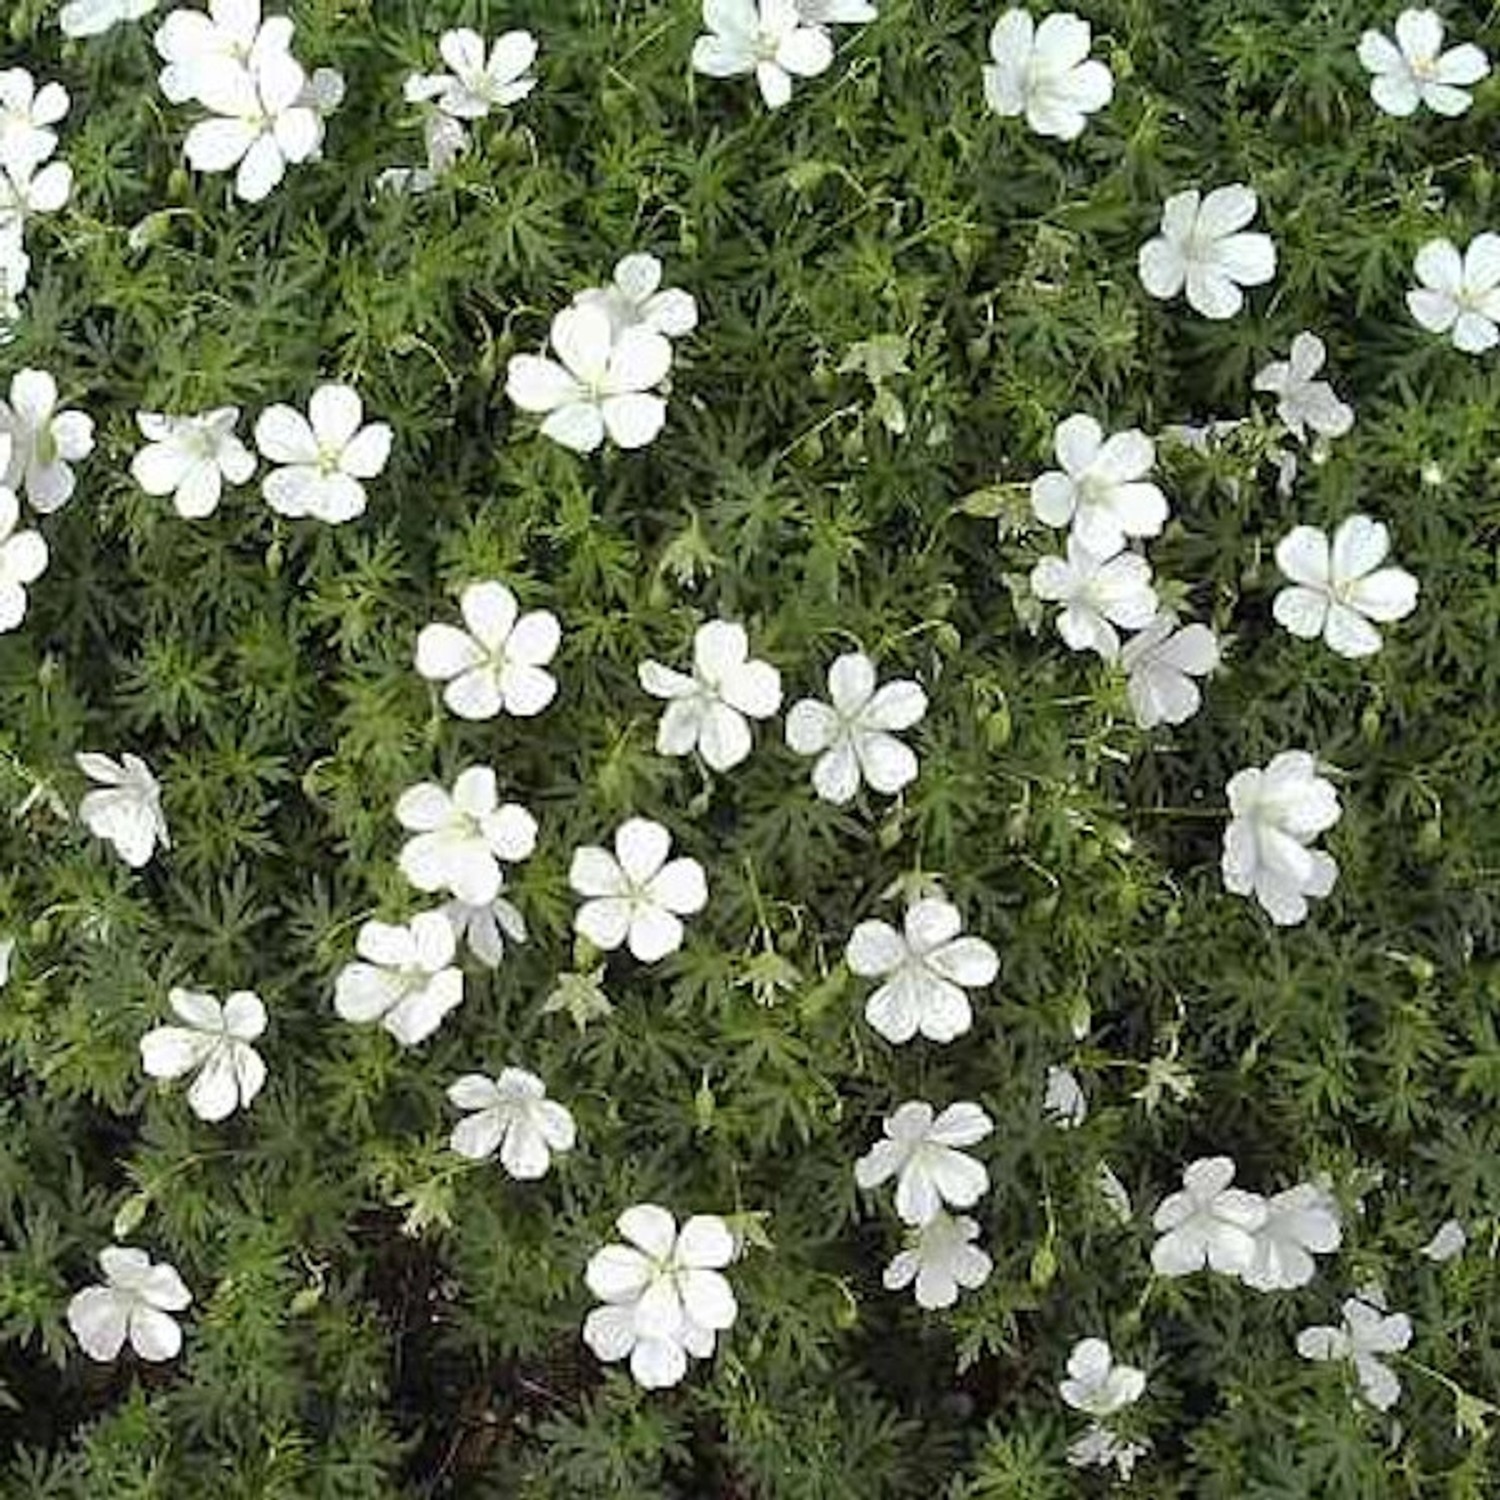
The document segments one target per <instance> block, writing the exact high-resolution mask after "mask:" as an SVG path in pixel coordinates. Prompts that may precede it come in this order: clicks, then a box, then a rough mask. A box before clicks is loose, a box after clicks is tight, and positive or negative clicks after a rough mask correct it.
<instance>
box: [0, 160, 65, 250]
mask: <svg viewBox="0 0 1500 1500" xmlns="http://www.w3.org/2000/svg"><path fill="white" fill-rule="evenodd" d="M72 191H73V169H72V167H70V166H69V165H68V164H67V162H65V161H53V162H48V163H47V165H46V166H44V167H40V168H39V167H38V166H37V165H36V163H35V162H33V161H31V160H29V159H28V158H26V157H24V156H23V157H21V158H20V159H19V160H17V161H14V162H3V163H0V234H3V235H7V236H12V237H17V236H19V235H20V234H21V232H22V231H23V230H24V229H25V227H26V221H27V220H28V219H30V218H31V217H33V215H35V214H55V213H56V212H57V211H58V209H60V208H61V207H62V206H63V204H65V203H66V202H67V201H68V198H69V195H70V194H71V193H72Z"/></svg>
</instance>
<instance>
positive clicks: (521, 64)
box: [406, 26, 537, 120]
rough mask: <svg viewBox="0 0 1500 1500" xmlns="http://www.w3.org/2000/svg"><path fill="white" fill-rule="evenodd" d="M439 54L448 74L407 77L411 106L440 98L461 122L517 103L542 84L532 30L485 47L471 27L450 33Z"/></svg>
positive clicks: (447, 111)
mask: <svg viewBox="0 0 1500 1500" xmlns="http://www.w3.org/2000/svg"><path fill="white" fill-rule="evenodd" d="M438 52H439V53H440V54H441V55H442V59H443V61H444V62H445V63H447V64H448V67H449V69H450V71H449V72H447V73H413V74H412V75H411V77H409V78H408V79H407V80H406V98H407V102H408V103H411V104H425V103H428V102H429V101H430V102H435V103H436V105H437V107H438V108H439V109H440V110H441V111H442V112H443V113H444V114H445V115H448V116H450V117H451V118H452V119H455V120H482V119H484V118H485V117H486V116H487V115H488V114H489V112H490V111H491V110H492V109H497V108H500V107H502V106H504V105H508V104H517V103H519V102H520V101H521V100H522V99H524V98H525V97H526V96H527V95H528V94H529V93H530V92H531V91H532V89H534V88H535V87H536V79H535V78H534V77H532V76H531V66H532V64H533V63H534V62H535V61H536V54H537V43H536V38H535V37H534V36H532V34H531V33H530V32H529V31H507V32H504V33H503V34H502V35H500V36H498V37H497V38H496V39H495V43H494V45H493V46H492V47H491V48H490V49H489V51H488V53H486V51H485V47H484V38H483V37H482V36H480V35H479V33H478V32H477V31H472V30H470V29H469V28H468V27H467V26H460V27H458V28H457V29H456V30H453V31H445V32H444V33H443V35H442V37H441V38H440V39H439V41H438Z"/></svg>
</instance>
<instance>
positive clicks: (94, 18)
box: [57, 0, 156, 37]
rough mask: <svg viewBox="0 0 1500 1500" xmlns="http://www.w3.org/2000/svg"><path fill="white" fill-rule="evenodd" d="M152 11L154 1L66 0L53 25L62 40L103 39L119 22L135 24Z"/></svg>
mask: <svg viewBox="0 0 1500 1500" xmlns="http://www.w3.org/2000/svg"><path fill="white" fill-rule="evenodd" d="M155 9H156V0H68V3H67V4H66V5H64V6H63V8H62V12H61V14H59V16H58V18H57V23H58V25H59V26H61V27H62V33H63V35H64V36H71V37H88V36H103V35H104V33H105V32H106V31H108V30H110V28H111V27H114V26H118V25H119V24H120V23H121V22H122V21H139V20H140V19H141V17H142V16H149V15H150V14H151V12H152V11H154V10H155Z"/></svg>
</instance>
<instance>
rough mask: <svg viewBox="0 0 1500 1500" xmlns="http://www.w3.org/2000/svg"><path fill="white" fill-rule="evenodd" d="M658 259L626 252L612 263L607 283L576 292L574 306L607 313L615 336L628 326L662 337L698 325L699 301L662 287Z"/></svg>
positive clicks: (679, 335)
mask: <svg viewBox="0 0 1500 1500" xmlns="http://www.w3.org/2000/svg"><path fill="white" fill-rule="evenodd" d="M661 277H662V267H661V262H660V261H659V260H658V259H657V258H656V257H655V256H654V255H627V256H626V257H625V258H624V259H623V260H621V261H620V262H619V263H618V264H617V265H616V266H615V274H614V279H613V280H612V281H611V282H610V284H609V285H608V286H604V287H597V286H591V287H587V288H585V290H583V291H581V292H578V293H576V294H575V296H574V298H573V305H574V306H575V307H594V308H598V309H599V311H601V312H603V313H604V314H606V315H607V316H608V318H609V323H610V327H611V328H613V329H614V331H615V336H616V337H618V336H619V335H620V334H622V333H624V331H625V330H626V329H627V328H649V329H650V330H651V331H652V332H653V333H659V334H661V335H662V337H663V338H669V339H678V338H682V337H683V336H684V335H685V334H689V333H691V332H692V331H693V329H695V328H696V327H697V326H698V303H697V302H696V300H694V297H693V294H692V293H691V292H684V291H680V290H679V289H678V288H676V287H667V288H666V289H665V290H663V289H662V284H661Z"/></svg>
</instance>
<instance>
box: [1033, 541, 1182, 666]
mask: <svg viewBox="0 0 1500 1500" xmlns="http://www.w3.org/2000/svg"><path fill="white" fill-rule="evenodd" d="M1067 545H1068V552H1067V556H1066V557H1057V556H1049V557H1044V558H1043V559H1042V560H1041V561H1040V562H1039V563H1037V565H1036V566H1035V567H1034V568H1033V569H1032V570H1031V592H1032V593H1033V594H1035V595H1036V597H1037V598H1038V599H1042V600H1045V601H1047V602H1049V603H1054V604H1060V605H1062V608H1061V609H1060V610H1059V611H1058V615H1057V633H1058V634H1059V635H1060V636H1061V637H1062V638H1063V640H1064V641H1066V642H1067V644H1068V647H1069V648H1070V649H1071V650H1073V651H1097V652H1098V653H1099V655H1100V656H1102V657H1103V658H1104V659H1105V661H1113V660H1114V659H1115V658H1116V657H1117V656H1118V655H1119V654H1120V635H1119V630H1142V629H1144V628H1145V627H1146V626H1147V625H1149V624H1150V623H1151V621H1152V620H1153V619H1154V618H1155V616H1156V612H1157V598H1156V591H1155V589H1153V588H1152V587H1151V564H1150V563H1148V562H1147V561H1146V559H1145V558H1144V557H1142V556H1141V555H1140V554H1139V553H1136V552H1117V553H1116V554H1115V555H1114V556H1113V557H1101V556H1100V555H1099V554H1098V553H1097V552H1094V551H1093V550H1091V549H1090V548H1089V547H1088V546H1086V545H1085V543H1084V542H1083V541H1082V539H1081V538H1080V537H1079V535H1078V533H1077V532H1076V531H1070V532H1069V533H1068V544H1067ZM1117 626H1118V627H1119V629H1118V630H1117V629H1116V627H1117Z"/></svg>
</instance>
